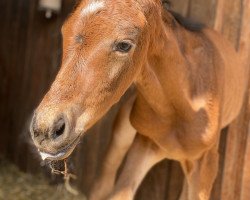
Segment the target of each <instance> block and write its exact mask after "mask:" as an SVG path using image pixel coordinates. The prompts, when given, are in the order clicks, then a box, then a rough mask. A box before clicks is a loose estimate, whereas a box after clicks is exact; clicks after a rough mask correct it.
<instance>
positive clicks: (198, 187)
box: [180, 145, 219, 200]
mask: <svg viewBox="0 0 250 200" xmlns="http://www.w3.org/2000/svg"><path fill="white" fill-rule="evenodd" d="M218 158H219V156H218V152H217V145H214V147H213V148H212V149H210V150H208V151H206V152H204V154H203V155H202V156H201V158H199V159H197V160H192V161H191V160H185V161H182V162H181V166H182V169H183V171H184V174H185V180H184V185H183V191H182V194H181V197H180V200H209V197H210V193H211V190H212V187H213V183H214V180H215V178H216V175H217V171H218Z"/></svg>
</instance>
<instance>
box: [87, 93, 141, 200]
mask: <svg viewBox="0 0 250 200" xmlns="http://www.w3.org/2000/svg"><path fill="white" fill-rule="evenodd" d="M134 100H135V96H131V97H130V99H129V100H128V101H127V102H125V103H124V104H123V105H122V107H121V108H120V110H119V112H118V115H117V117H116V120H115V123H114V128H113V133H112V139H111V142H110V145H109V147H108V151H107V154H106V156H105V158H104V162H103V166H102V170H101V173H100V176H99V177H98V178H97V180H96V181H95V183H94V185H93V187H92V189H91V192H90V197H89V199H90V200H103V199H106V197H107V195H109V193H110V192H111V191H112V189H113V186H114V182H115V178H116V172H117V170H118V168H119V166H120V165H121V163H122V160H123V158H124V156H125V154H126V153H127V151H128V149H129V147H130V146H131V144H132V142H133V140H134V137H135V133H136V130H135V129H134V128H133V127H132V126H131V124H130V121H129V116H130V112H131V109H132V106H133V103H134Z"/></svg>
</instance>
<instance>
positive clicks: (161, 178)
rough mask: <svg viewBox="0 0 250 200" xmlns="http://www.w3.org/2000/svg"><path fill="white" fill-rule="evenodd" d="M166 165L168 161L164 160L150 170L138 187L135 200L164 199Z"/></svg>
mask: <svg viewBox="0 0 250 200" xmlns="http://www.w3.org/2000/svg"><path fill="white" fill-rule="evenodd" d="M168 165H169V162H168V161H167V160H164V161H162V162H160V163H159V164H157V165H156V166H154V167H153V168H152V169H151V170H150V172H149V173H148V174H147V175H146V177H145V179H144V180H143V182H142V184H141V186H140V187H139V189H138V191H137V194H136V197H135V200H139V199H141V200H152V199H154V200H163V199H166V198H165V193H166V189H167V188H166V182H167V174H168Z"/></svg>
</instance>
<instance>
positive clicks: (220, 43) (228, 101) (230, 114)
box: [204, 29, 248, 127]
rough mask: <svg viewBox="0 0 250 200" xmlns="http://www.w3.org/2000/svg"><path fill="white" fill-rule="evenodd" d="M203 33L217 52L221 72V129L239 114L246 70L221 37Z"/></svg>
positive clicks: (233, 50)
mask: <svg viewBox="0 0 250 200" xmlns="http://www.w3.org/2000/svg"><path fill="white" fill-rule="evenodd" d="M204 33H205V34H206V35H207V36H208V37H209V38H210V40H211V41H212V42H213V44H214V45H215V48H216V49H217V50H218V51H217V52H218V53H219V55H218V56H219V57H220V60H221V64H222V65H223V66H221V68H222V70H223V73H222V74H223V75H222V77H218V78H222V79H223V84H224V85H223V92H222V94H223V96H222V109H221V127H225V126H227V125H228V124H229V123H230V122H231V121H232V120H234V119H235V118H236V117H237V115H238V114H239V112H240V109H241V107H242V104H243V100H244V94H245V91H246V86H247V76H248V73H247V71H248V69H247V66H244V65H243V64H242V63H243V62H242V60H241V59H240V55H239V53H237V52H236V51H235V49H234V48H233V46H232V45H231V44H230V43H229V42H228V41H226V40H225V39H224V38H223V37H222V36H220V35H219V34H218V33H216V32H215V31H213V30H210V29H206V30H204Z"/></svg>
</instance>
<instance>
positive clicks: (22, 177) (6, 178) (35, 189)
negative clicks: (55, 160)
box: [0, 159, 86, 200]
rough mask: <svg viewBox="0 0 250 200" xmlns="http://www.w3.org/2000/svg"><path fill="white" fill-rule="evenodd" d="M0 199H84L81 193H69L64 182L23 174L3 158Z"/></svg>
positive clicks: (0, 168) (0, 165) (0, 162)
mask: <svg viewBox="0 0 250 200" xmlns="http://www.w3.org/2000/svg"><path fill="white" fill-rule="evenodd" d="M0 199H4V200H44V199H46V200H58V199H60V200H86V198H85V197H84V195H82V194H80V195H77V196H75V195H72V194H70V193H69V192H68V191H67V190H66V189H65V187H64V184H60V185H51V184H49V182H48V180H47V179H46V178H45V177H43V176H42V175H34V176H33V175H30V174H25V173H23V172H21V171H20V170H18V168H17V167H16V166H14V165H12V164H10V163H9V162H7V161H5V160H3V159H0Z"/></svg>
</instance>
